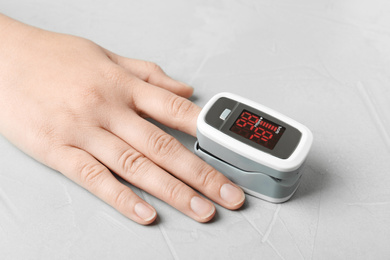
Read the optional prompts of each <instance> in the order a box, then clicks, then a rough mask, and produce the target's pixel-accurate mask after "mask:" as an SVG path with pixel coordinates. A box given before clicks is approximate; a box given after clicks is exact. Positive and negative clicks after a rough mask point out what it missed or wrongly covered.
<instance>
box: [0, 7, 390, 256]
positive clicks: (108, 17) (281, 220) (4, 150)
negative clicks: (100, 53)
mask: <svg viewBox="0 0 390 260" xmlns="http://www.w3.org/2000/svg"><path fill="white" fill-rule="evenodd" d="M389 3H390V2H388V1H386V0H383V1H381V0H378V1H363V0H340V1H334V0H318V1H311V0H297V1H288V0H278V1H273V0H252V1H250V0H247V1H244V0H242V1H179V0H169V1H158V0H148V1H125V0H116V1H100V0H99V1H91V0H88V1H81V0H77V1H76V0H66V1H65V0H57V1H49V0H35V1H28V0H19V1H17V0H16V1H10V0H8V1H6V0H2V1H1V3H0V11H1V12H2V13H4V14H6V15H9V16H11V17H13V18H16V19H18V20H21V21H23V22H26V23H29V24H32V25H35V26H38V27H41V28H44V29H48V30H53V31H57V32H63V33H68V34H74V35H79V36H82V37H85V38H88V39H91V40H93V41H95V42H96V43H98V44H100V45H102V46H104V47H105V48H107V49H110V50H111V51H114V52H116V53H118V54H121V55H124V56H128V57H133V58H140V59H145V60H150V61H154V62H156V63H158V64H159V65H161V66H162V67H163V68H164V69H165V71H166V72H167V73H168V74H170V75H171V76H173V77H175V78H176V79H179V80H181V81H184V82H187V83H189V84H191V85H192V86H194V87H195V95H194V97H193V98H192V100H193V101H194V102H195V103H197V104H198V105H200V106H202V105H204V104H205V103H206V102H207V100H208V99H209V98H210V97H211V96H213V95H214V94H216V93H218V92H222V91H230V92H233V93H240V94H241V95H242V96H245V97H248V98H251V99H255V100H257V101H258V102H259V103H262V104H264V105H266V106H269V107H271V108H273V109H276V110H278V111H280V112H282V113H285V114H287V115H288V116H290V117H292V118H294V119H296V120H297V121H299V122H302V123H303V124H305V125H307V126H308V127H309V128H310V129H311V130H312V131H313V134H314V138H315V139H314V144H313V148H312V151H311V154H310V155H309V157H308V160H307V164H306V166H305V168H304V173H303V179H302V183H301V186H300V187H299V189H298V191H297V193H296V194H295V195H294V196H293V198H292V199H291V200H290V201H289V202H287V203H284V204H280V205H276V204H270V203H267V202H265V201H262V200H259V199H256V198H254V197H250V196H247V202H246V204H245V205H244V207H243V209H241V210H238V211H228V210H226V209H224V208H222V207H219V206H217V211H218V213H217V215H216V217H215V220H214V221H212V222H211V223H208V224H200V223H197V222H195V221H193V220H191V219H189V218H188V217H186V216H185V215H183V214H181V213H180V212H178V211H176V210H175V209H173V208H172V207H170V206H168V205H166V204H165V203H163V202H161V201H160V200H158V199H156V198H154V197H152V196H150V195H148V194H146V193H145V192H142V191H139V190H138V189H136V188H134V190H135V191H136V192H137V193H138V194H140V196H142V197H143V198H145V199H146V200H147V201H148V202H150V203H151V204H152V205H153V206H154V207H155V208H156V209H157V211H158V212H159V219H158V221H157V222H156V224H154V225H152V226H148V227H144V226H141V225H138V224H136V223H134V222H132V221H131V220H128V219H126V218H125V217H123V216H122V215H120V214H119V213H117V212H116V211H115V210H114V209H112V208H111V207H110V206H108V205H106V204H105V203H103V202H102V201H100V200H99V199H97V198H96V197H94V196H93V195H92V194H90V193H88V192H87V191H85V190H83V189H82V188H80V187H79V186H77V185H76V184H74V183H73V182H71V181H70V180H68V179H67V178H65V177H64V176H62V175H61V174H59V173H57V172H55V171H53V170H51V169H49V168H47V167H45V166H43V165H42V164H40V163H38V162H36V161H34V160H33V159H31V158H30V157H28V156H26V155H25V154H24V153H23V152H21V151H19V150H18V149H17V148H15V147H14V146H13V145H11V144H10V143H8V142H7V141H6V140H5V139H4V138H2V137H0V258H1V259H388V258H390V247H389V245H390V189H389V184H390V170H389V169H390V130H389V129H390V102H389V101H390V16H389V13H390V4H389ZM0 40H1V39H0ZM162 128H163V129H164V130H165V131H167V132H169V133H171V134H172V135H174V136H175V137H176V138H178V139H179V140H180V141H181V142H182V143H184V144H185V145H186V146H187V147H188V148H189V149H192V145H193V143H194V141H195V140H194V138H191V137H189V136H187V135H184V134H181V133H179V132H176V131H172V130H170V129H168V128H166V127H162Z"/></svg>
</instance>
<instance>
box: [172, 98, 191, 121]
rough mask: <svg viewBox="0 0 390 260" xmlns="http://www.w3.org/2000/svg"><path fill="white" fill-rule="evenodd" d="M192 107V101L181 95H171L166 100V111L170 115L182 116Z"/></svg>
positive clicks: (186, 114)
mask: <svg viewBox="0 0 390 260" xmlns="http://www.w3.org/2000/svg"><path fill="white" fill-rule="evenodd" d="M192 108H193V103H192V102H191V101H189V100H187V99H185V98H183V97H180V96H176V95H172V96H171V97H170V98H169V100H168V113H169V116H171V117H174V118H184V117H186V116H188V114H189V113H190V111H191V110H192Z"/></svg>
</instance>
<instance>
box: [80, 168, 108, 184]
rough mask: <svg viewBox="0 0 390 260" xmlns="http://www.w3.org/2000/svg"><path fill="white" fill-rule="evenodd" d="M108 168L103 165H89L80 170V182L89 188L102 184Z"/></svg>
mask: <svg viewBox="0 0 390 260" xmlns="http://www.w3.org/2000/svg"><path fill="white" fill-rule="evenodd" d="M106 170H107V169H106V168H105V167H104V166H103V165H101V164H96V163H88V164H85V165H84V166H82V167H81V169H80V180H81V183H83V184H84V185H85V186H87V187H91V186H96V185H97V184H99V183H101V182H102V176H103V174H104V173H105V172H106Z"/></svg>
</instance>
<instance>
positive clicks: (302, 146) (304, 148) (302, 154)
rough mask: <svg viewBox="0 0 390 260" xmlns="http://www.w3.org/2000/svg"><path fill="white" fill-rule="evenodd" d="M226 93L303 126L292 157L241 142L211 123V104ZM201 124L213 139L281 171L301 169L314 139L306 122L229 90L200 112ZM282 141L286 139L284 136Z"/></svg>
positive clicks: (298, 128) (265, 111)
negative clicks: (284, 157)
mask: <svg viewBox="0 0 390 260" xmlns="http://www.w3.org/2000/svg"><path fill="white" fill-rule="evenodd" d="M222 97H226V98H229V99H232V100H236V101H237V102H240V103H244V104H246V105H248V106H251V107H253V108H255V109H257V110H260V111H263V112H264V113H266V114H268V115H271V116H273V117H275V118H278V119H279V120H281V121H283V122H285V123H287V124H288V125H290V126H292V127H294V128H296V129H297V130H299V131H300V132H301V134H302V135H301V139H300V141H299V143H298V146H297V147H296V149H295V150H294V152H293V153H292V154H291V155H290V157H288V158H287V159H280V158H278V157H275V156H273V155H271V154H268V153H266V152H263V151H261V150H258V149H255V148H253V147H251V146H249V145H247V144H245V143H243V142H240V141H239V140H237V139H234V138H232V137H230V136H228V135H226V134H224V133H223V132H221V131H219V130H218V129H216V128H214V127H212V126H210V125H209V124H207V123H206V121H205V116H206V114H207V112H208V111H209V109H210V108H211V106H212V105H213V104H214V103H215V102H216V101H217V100H218V99H219V98H222ZM197 128H198V132H199V133H200V134H202V135H204V136H205V137H206V138H208V139H210V140H213V141H214V142H216V143H217V144H219V145H221V146H223V147H225V148H227V149H228V150H231V151H235V152H236V153H238V154H240V155H241V156H243V157H245V158H248V159H249V160H252V161H253V162H255V163H258V164H262V165H264V166H267V167H269V168H272V169H274V170H276V171H279V172H292V171H294V170H297V169H298V168H299V167H300V166H301V165H302V164H303V163H304V161H305V159H306V157H307V155H308V153H309V150H310V147H311V145H312V142H313V135H312V133H311V131H310V130H309V129H308V128H307V127H306V126H304V125H302V124H300V123H298V122H297V121H295V120H293V119H291V118H289V117H287V116H285V115H283V114H281V113H279V112H277V111H275V110H272V109H270V108H268V107H265V106H263V105H261V104H258V103H256V102H254V101H252V100H249V99H246V98H243V97H241V96H238V95H235V94H232V93H227V92H224V93H219V94H217V95H215V96H214V97H213V98H211V99H210V101H209V102H207V104H206V105H205V106H204V107H203V109H202V111H201V113H200V114H199V117H198V121H197ZM282 138H283V137H282ZM279 141H282V139H281V140H279Z"/></svg>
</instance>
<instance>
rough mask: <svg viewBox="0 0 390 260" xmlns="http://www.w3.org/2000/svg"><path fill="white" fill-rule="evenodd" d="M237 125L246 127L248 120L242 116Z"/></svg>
mask: <svg viewBox="0 0 390 260" xmlns="http://www.w3.org/2000/svg"><path fill="white" fill-rule="evenodd" d="M236 125H237V126H239V127H245V126H246V121H245V120H244V119H242V118H240V119H238V120H237V122H236Z"/></svg>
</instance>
